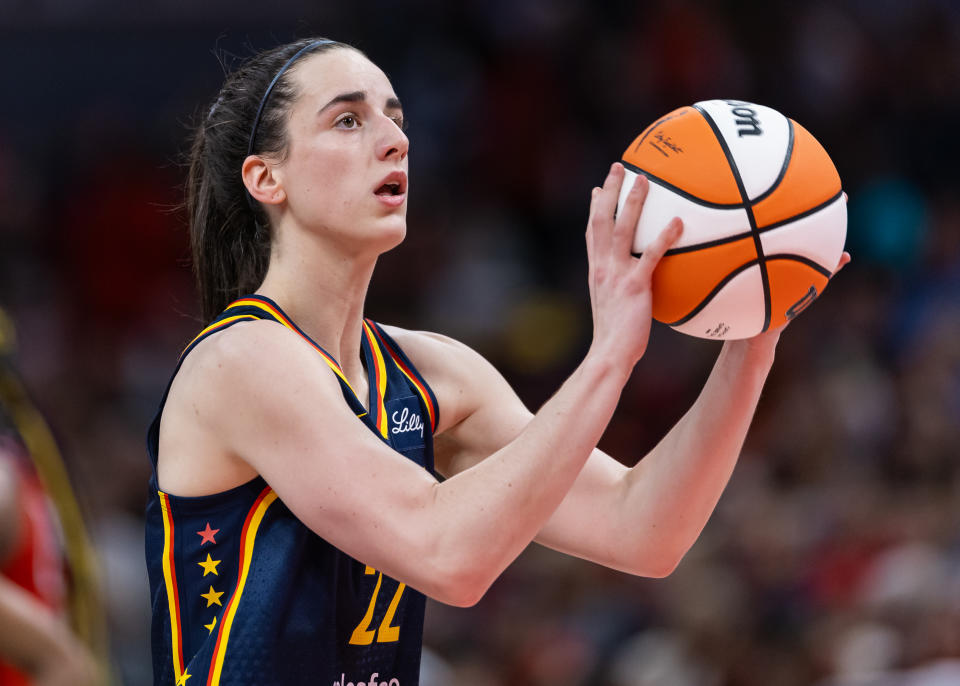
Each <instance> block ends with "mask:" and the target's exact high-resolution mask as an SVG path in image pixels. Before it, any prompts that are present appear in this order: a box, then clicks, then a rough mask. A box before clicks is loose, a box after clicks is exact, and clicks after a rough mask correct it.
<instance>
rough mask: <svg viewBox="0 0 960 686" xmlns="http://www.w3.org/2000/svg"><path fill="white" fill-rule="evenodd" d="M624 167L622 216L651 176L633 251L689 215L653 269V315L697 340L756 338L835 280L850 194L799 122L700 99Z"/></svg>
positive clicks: (664, 122)
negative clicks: (636, 188)
mask: <svg viewBox="0 0 960 686" xmlns="http://www.w3.org/2000/svg"><path fill="white" fill-rule="evenodd" d="M621 162H622V163H623V165H624V167H625V168H626V176H625V178H624V181H623V187H622V188H621V191H620V198H619V203H618V212H619V210H620V209H621V208H622V207H623V203H624V201H625V200H626V197H627V194H628V193H629V191H630V189H631V188H632V187H633V183H634V181H635V180H636V178H637V175H639V174H643V175H644V176H646V177H647V178H648V179H649V180H650V190H649V193H648V195H647V200H646V203H645V204H644V208H643V212H642V214H641V218H640V221H639V223H638V224H637V231H636V235H635V238H634V244H633V254H634V255H636V256H640V255H641V254H642V253H643V250H644V248H645V246H647V245H649V244H650V243H651V242H652V241H653V240H654V239H655V238H656V237H657V235H658V234H659V232H660V231H661V230H662V229H663V228H664V227H665V226H666V225H667V223H668V222H669V221H670V219H672V218H673V217H680V218H681V219H682V220H683V234H682V236H681V237H680V239H679V240H678V241H677V243H676V244H675V245H674V246H673V247H672V248H671V249H670V250H669V251H668V252H667V253H666V255H665V256H664V257H663V259H662V260H661V261H660V263H659V264H658V265H657V269H656V271H655V272H654V275H653V316H654V319H656V320H657V321H660V322H663V323H665V324H668V325H669V326H671V327H673V328H674V329H676V330H677V331H680V332H682V333H685V334H689V335H691V336H698V337H701V338H713V339H738V338H749V337H751V336H755V335H757V334H759V333H761V332H763V331H767V330H769V329H774V328H777V327H779V326H782V325H783V324H786V323H787V322H788V321H789V320H791V319H793V318H794V317H795V316H797V315H798V314H799V313H800V312H801V311H803V310H804V309H806V308H807V307H808V306H809V305H810V303H812V302H813V301H814V300H815V299H816V298H817V296H818V295H820V293H821V292H822V291H823V289H824V287H825V286H826V285H827V282H828V281H829V280H830V276H831V275H832V273H833V270H834V269H835V268H836V266H837V264H838V262H839V260H840V256H841V254H842V252H843V244H844V240H845V238H846V230H847V206H846V200H845V199H844V197H843V191H842V188H841V185H840V176H839V174H838V173H837V170H836V167H834V165H833V162H832V161H831V159H830V156H829V155H828V154H827V152H826V150H824V148H823V146H822V145H820V143H819V142H817V140H816V139H815V138H814V137H813V136H812V135H811V134H810V133H809V132H808V131H807V130H806V129H804V128H803V127H802V126H800V125H799V124H797V123H796V122H795V121H793V120H792V119H789V118H787V117H785V116H784V115H782V114H780V113H779V112H777V111H776V110H773V109H771V108H769V107H764V106H763V105H755V104H752V103H748V102H741V101H739V100H708V101H705V102H698V103H696V104H695V105H693V106H690V107H681V108H680V109H677V110H674V111H673V112H670V113H669V114H667V115H665V116H664V117H662V118H660V119H658V120H657V121H656V122H654V123H653V124H652V125H651V126H649V127H648V128H647V129H646V130H645V131H643V133H641V134H640V135H639V136H638V137H637V138H636V140H634V141H633V143H631V144H630V147H629V148H627V150H626V152H624V154H623V159H622V160H621Z"/></svg>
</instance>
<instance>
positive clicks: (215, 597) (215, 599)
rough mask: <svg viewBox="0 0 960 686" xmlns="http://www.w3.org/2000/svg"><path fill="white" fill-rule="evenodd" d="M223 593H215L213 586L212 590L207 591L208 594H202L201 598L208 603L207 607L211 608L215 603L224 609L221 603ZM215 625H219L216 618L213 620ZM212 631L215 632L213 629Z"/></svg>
mask: <svg viewBox="0 0 960 686" xmlns="http://www.w3.org/2000/svg"><path fill="white" fill-rule="evenodd" d="M223 593H224V592H223V591H220V592H219V593H218V592H217V591H214V590H213V586H211V587H210V590H209V591H207V592H206V593H201V594H200V597H201V598H203V599H204V600H206V601H207V607H210V606H211V605H213V604H214V603H216V604H217V605H219V606H220V607H223V603H221V602H220V596H222V595H223ZM213 623H214V624H216V623H217V618H216V617H214V618H213ZM210 626H213V625H210ZM210 630H211V631H213V629H210Z"/></svg>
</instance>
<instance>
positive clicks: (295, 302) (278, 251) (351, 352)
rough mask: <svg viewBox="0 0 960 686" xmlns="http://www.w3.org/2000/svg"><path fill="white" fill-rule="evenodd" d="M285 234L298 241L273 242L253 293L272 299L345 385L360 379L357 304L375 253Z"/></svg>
mask: <svg viewBox="0 0 960 686" xmlns="http://www.w3.org/2000/svg"><path fill="white" fill-rule="evenodd" d="M286 233H287V235H288V236H289V235H290V234H294V236H299V237H300V240H296V239H295V238H294V239H293V240H286V241H276V242H275V243H274V249H273V251H272V253H271V255H270V267H269V269H268V270H267V275H266V277H265V278H264V280H263V284H261V286H260V288H258V289H257V292H258V293H261V294H263V295H266V296H267V297H268V298H271V299H273V300H274V301H276V302H277V304H279V305H280V306H281V307H282V308H283V309H284V310H285V311H286V313H287V314H288V315H289V316H290V317H291V318H292V319H293V320H294V321H295V322H296V323H297V325H298V326H299V327H300V328H301V329H303V330H304V331H305V332H306V333H307V335H309V336H310V337H311V338H312V339H313V340H314V341H316V342H317V344H318V345H319V346H320V347H322V348H323V349H324V350H326V351H327V352H328V353H330V354H331V355H333V356H334V357H335V358H336V360H337V361H338V362H339V363H340V365H341V367H342V368H343V372H344V374H345V375H346V377H347V378H348V379H350V381H351V383H353V382H355V381H360V380H362V379H364V377H365V374H364V371H363V367H362V364H361V362H360V337H361V336H362V335H363V324H362V320H363V305H364V300H365V299H366V295H367V288H368V287H369V285H370V278H371V276H372V275H373V268H374V266H375V265H376V262H377V255H376V254H370V255H358V254H348V253H346V252H345V251H344V250H343V249H341V248H339V247H338V246H336V245H331V244H330V243H328V242H324V241H322V240H318V239H317V237H316V235H313V236H310V235H308V234H304V233H301V232H286ZM278 234H280V235H283V232H278ZM361 400H362V398H361Z"/></svg>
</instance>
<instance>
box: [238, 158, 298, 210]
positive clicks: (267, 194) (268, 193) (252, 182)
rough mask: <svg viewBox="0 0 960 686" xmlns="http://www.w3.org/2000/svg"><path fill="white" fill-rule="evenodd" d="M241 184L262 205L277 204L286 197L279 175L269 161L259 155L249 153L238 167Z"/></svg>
mask: <svg viewBox="0 0 960 686" xmlns="http://www.w3.org/2000/svg"><path fill="white" fill-rule="evenodd" d="M240 174H241V176H242V178H243V185H244V186H246V187H247V192H248V193H250V195H251V196H252V197H253V199H254V200H256V201H257V202H260V203H263V204H264V205H279V204H280V203H282V202H283V201H284V200H286V199H287V192H286V191H285V190H284V189H283V184H282V183H281V179H280V175H279V174H277V170H275V169H274V168H273V165H271V164H270V163H269V162H267V161H266V160H265V159H263V158H262V157H260V156H259V155H250V156H248V157H247V159H245V160H244V161H243V166H242V167H241V168H240Z"/></svg>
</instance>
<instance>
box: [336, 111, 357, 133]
mask: <svg viewBox="0 0 960 686" xmlns="http://www.w3.org/2000/svg"><path fill="white" fill-rule="evenodd" d="M334 126H337V127H339V128H341V129H356V128H358V127H359V126H360V119H359V118H358V117H357V116H356V115H355V114H349V113H348V114H344V115H341V116H340V117H339V118H338V119H337V121H336V122H335V123H334Z"/></svg>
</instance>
